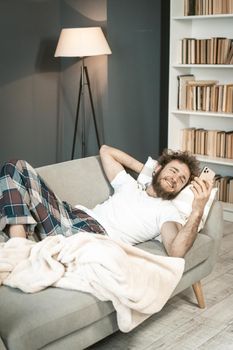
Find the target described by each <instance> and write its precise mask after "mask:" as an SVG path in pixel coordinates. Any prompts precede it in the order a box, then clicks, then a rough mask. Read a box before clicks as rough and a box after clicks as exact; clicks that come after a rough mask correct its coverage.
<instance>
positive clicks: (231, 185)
mask: <svg viewBox="0 0 233 350" xmlns="http://www.w3.org/2000/svg"><path fill="white" fill-rule="evenodd" d="M214 186H215V187H217V188H218V192H217V199H218V200H220V201H223V202H228V203H233V177H232V176H221V175H216V176H215V183H214Z"/></svg>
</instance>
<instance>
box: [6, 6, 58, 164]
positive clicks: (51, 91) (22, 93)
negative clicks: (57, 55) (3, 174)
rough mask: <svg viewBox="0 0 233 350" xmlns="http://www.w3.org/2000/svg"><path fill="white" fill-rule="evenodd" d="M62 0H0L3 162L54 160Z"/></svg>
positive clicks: (50, 161) (42, 161)
mask: <svg viewBox="0 0 233 350" xmlns="http://www.w3.org/2000/svg"><path fill="white" fill-rule="evenodd" d="M59 21H60V8H59V1H57V0H53V1H49V0H44V1H33V0H31V1H29V0H20V1H18V0H0V43H1V45H0V118H1V127H0V162H2V161H4V160H7V159H9V158H23V159H27V160H28V161H29V162H31V163H32V164H33V165H34V166H37V165H43V164H48V163H52V162H54V161H56V152H57V149H56V146H57V103H58V89H57V87H58V84H57V83H58V76H59V64H58V62H57V61H56V60H55V59H54V58H53V51H54V45H55V39H56V37H57V32H58V28H59Z"/></svg>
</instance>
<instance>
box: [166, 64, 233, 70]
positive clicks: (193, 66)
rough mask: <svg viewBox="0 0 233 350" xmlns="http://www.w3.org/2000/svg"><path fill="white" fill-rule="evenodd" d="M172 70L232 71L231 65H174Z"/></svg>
mask: <svg viewBox="0 0 233 350" xmlns="http://www.w3.org/2000/svg"><path fill="white" fill-rule="evenodd" d="M172 67H173V68H198V69H199V68H205V69H206V68H211V69H213V68H214V69H232V68H233V64H174V65H173V66H172Z"/></svg>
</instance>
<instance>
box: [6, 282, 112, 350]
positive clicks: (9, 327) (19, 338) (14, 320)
mask: <svg viewBox="0 0 233 350" xmlns="http://www.w3.org/2000/svg"><path fill="white" fill-rule="evenodd" d="M113 310H114V308H113V306H112V303H111V302H101V301H99V300H98V299H96V298H95V297H93V296H92V295H90V294H87V293H81V292H77V291H71V290H63V289H59V288H47V289H45V290H43V291H42V292H39V293H35V294H25V293H23V292H21V291H19V290H17V289H12V288H10V287H5V286H2V287H1V288H0V314H1V315H4V317H0V329H1V337H2V339H3V341H4V343H5V344H6V346H7V347H8V348H10V349H17V350H25V349H30V350H34V349H39V348H41V347H43V346H44V345H46V344H48V343H50V342H53V341H54V340H57V339H60V338H61V337H63V336H66V335H68V334H70V333H73V332H75V331H76V330H79V329H81V328H83V327H85V326H87V325H90V324H92V323H93V322H95V321H97V320H99V319H102V318H104V317H105V316H106V315H109V314H110V313H112V312H113Z"/></svg>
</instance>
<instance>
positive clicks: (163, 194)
mask: <svg viewBox="0 0 233 350" xmlns="http://www.w3.org/2000/svg"><path fill="white" fill-rule="evenodd" d="M162 170H163V169H160V170H159V171H158V172H157V173H155V175H154V176H153V179H152V186H153V189H154V191H155V192H156V195H157V197H159V198H162V199H167V200H171V199H174V198H175V197H176V196H177V195H178V193H177V192H168V191H166V190H165V189H164V188H163V187H162V186H161V183H160V180H159V179H158V177H159V175H160V173H161V171H162Z"/></svg>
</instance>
